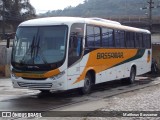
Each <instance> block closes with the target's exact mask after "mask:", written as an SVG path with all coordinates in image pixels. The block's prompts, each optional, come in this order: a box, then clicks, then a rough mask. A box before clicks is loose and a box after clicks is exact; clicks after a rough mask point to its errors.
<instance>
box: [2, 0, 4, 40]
mask: <svg viewBox="0 0 160 120" xmlns="http://www.w3.org/2000/svg"><path fill="white" fill-rule="evenodd" d="M2 2H3V10H2V12H3V13H2V34H3V35H2V36H3V39H4V38H5V3H4V0H2Z"/></svg>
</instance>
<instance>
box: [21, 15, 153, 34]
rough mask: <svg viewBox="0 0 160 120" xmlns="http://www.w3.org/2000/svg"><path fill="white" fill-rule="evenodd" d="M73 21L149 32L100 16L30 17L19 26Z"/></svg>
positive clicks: (71, 22)
mask: <svg viewBox="0 0 160 120" xmlns="http://www.w3.org/2000/svg"><path fill="white" fill-rule="evenodd" d="M73 23H87V24H92V25H95V26H104V27H108V28H111V29H118V30H125V31H133V32H142V33H148V34H150V31H148V30H145V29H140V28H135V27H129V26H125V25H121V24H120V23H119V22H116V21H111V20H106V19H101V18H81V17H46V18H38V19H32V20H28V21H25V22H22V23H21V24H20V25H19V26H50V25H71V24H73Z"/></svg>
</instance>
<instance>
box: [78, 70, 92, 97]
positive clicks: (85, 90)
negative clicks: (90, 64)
mask: <svg viewBox="0 0 160 120" xmlns="http://www.w3.org/2000/svg"><path fill="white" fill-rule="evenodd" d="M92 85H93V82H92V77H91V75H90V74H89V73H87V75H86V77H85V79H84V86H83V87H82V88H81V89H80V94H82V95H83V94H89V93H90V92H91V89H92Z"/></svg>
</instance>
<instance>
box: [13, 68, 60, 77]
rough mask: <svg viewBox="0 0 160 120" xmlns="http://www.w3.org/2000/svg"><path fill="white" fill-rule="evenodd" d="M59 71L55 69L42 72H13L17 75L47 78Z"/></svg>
mask: <svg viewBox="0 0 160 120" xmlns="http://www.w3.org/2000/svg"><path fill="white" fill-rule="evenodd" d="M59 73H60V70H59V69H55V70H52V71H49V72H46V73H43V74H39V73H34V72H33V73H14V74H15V75H16V76H18V77H26V78H49V77H52V76H55V75H58V74H59Z"/></svg>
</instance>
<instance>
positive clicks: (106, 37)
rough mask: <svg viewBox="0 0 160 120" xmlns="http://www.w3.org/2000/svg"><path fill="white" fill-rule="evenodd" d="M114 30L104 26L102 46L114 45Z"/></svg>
mask: <svg viewBox="0 0 160 120" xmlns="http://www.w3.org/2000/svg"><path fill="white" fill-rule="evenodd" d="M113 46H114V42H113V30H112V29H108V28H102V47H113Z"/></svg>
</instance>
